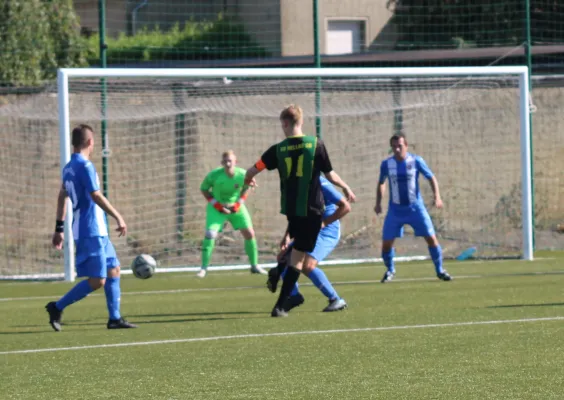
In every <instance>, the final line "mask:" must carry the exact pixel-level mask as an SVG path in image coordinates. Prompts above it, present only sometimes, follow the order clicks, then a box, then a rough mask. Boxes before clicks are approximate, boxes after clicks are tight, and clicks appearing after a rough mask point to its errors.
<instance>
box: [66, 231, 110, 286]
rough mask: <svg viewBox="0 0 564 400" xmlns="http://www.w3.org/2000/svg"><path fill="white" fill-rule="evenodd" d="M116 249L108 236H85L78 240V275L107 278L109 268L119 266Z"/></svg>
mask: <svg viewBox="0 0 564 400" xmlns="http://www.w3.org/2000/svg"><path fill="white" fill-rule="evenodd" d="M119 265H120V264H119V260H118V258H117V255H116V249H115V248H114V245H113V244H112V242H110V239H109V238H108V237H107V236H102V237H91V238H83V239H80V240H79V241H77V242H76V276H77V277H79V278H82V277H88V278H106V277H107V276H108V269H111V268H115V267H119Z"/></svg>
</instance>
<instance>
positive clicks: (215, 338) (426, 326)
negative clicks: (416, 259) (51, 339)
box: [0, 316, 564, 355]
mask: <svg viewBox="0 0 564 400" xmlns="http://www.w3.org/2000/svg"><path fill="white" fill-rule="evenodd" d="M561 320H564V317H560V316H558V317H544V318H523V319H509V320H491V321H469V322H452V323H444V324H423V325H397V326H381V327H373V328H350V329H330V330H317V331H296V332H275V333H250V334H244V335H229V336H208V337H199V338H186V339H170V340H153V341H148V342H127V343H110V344H97V345H90V346H73V347H52V348H43V349H28V350H11V351H2V352H0V355H10V354H31V353H47V352H58V351H72V350H89V349H105V348H114V347H132V346H154V345H161V344H175V343H193V342H211V341H220V340H235V339H251V338H264V337H283V336H295V335H330V334H335V333H355V332H382V331H393V330H409V329H430V328H456V327H461V326H479V325H500V324H518V323H530V322H548V321H561Z"/></svg>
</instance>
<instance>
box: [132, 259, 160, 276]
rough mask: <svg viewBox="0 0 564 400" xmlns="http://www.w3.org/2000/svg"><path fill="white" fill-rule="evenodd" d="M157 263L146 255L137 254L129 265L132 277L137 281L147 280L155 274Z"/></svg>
mask: <svg viewBox="0 0 564 400" xmlns="http://www.w3.org/2000/svg"><path fill="white" fill-rule="evenodd" d="M156 268H157V262H156V261H155V259H154V258H153V257H151V256H150V255H148V254H139V255H138V256H137V257H135V259H134V260H133V262H132V263H131V270H132V271H133V275H135V277H136V278H139V279H148V278H150V277H151V276H153V274H154V273H155V269H156Z"/></svg>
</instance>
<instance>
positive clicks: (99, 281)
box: [88, 278, 106, 290]
mask: <svg viewBox="0 0 564 400" xmlns="http://www.w3.org/2000/svg"><path fill="white" fill-rule="evenodd" d="M105 283H106V278H88V284H89V285H90V287H91V288H92V290H98V289H100V288H101V287H102V286H104V284H105Z"/></svg>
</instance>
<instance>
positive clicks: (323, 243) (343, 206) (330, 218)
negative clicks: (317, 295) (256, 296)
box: [266, 177, 351, 312]
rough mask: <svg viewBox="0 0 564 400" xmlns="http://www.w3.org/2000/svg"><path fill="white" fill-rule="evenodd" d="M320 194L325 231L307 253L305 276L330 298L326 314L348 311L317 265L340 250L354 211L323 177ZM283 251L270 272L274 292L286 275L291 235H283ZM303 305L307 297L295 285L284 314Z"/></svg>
mask: <svg viewBox="0 0 564 400" xmlns="http://www.w3.org/2000/svg"><path fill="white" fill-rule="evenodd" d="M320 180H321V192H322V193H323V199H324V201H325V211H324V213H323V224H322V229H321V231H320V232H319V235H318V237H317V241H316V243H315V248H314V249H313V251H312V252H310V253H307V255H306V259H305V261H304V264H303V269H302V272H303V273H304V274H305V275H306V276H307V277H308V278H309V279H311V281H312V282H313V284H314V285H315V286H316V287H317V288H318V289H319V290H320V291H321V293H323V295H325V296H326V297H327V299H328V300H329V305H328V306H327V307H325V308H324V309H323V311H324V312H331V311H339V310H343V309H345V308H346V307H347V303H346V301H345V300H344V299H342V298H340V297H339V295H338V294H337V291H336V290H335V289H334V288H333V285H331V282H329V279H327V276H326V275H325V273H324V272H323V271H322V270H321V269H320V268H317V264H318V263H319V262H320V261H323V260H324V259H325V258H326V257H327V256H328V255H329V254H330V253H331V252H332V251H333V249H334V248H335V247H336V246H337V244H338V243H339V239H340V237H341V223H340V221H339V220H340V219H341V218H343V217H344V216H345V215H346V214H348V213H349V211H350V210H351V206H350V204H349V202H348V201H347V200H346V199H345V198H344V197H343V195H342V194H341V193H339V192H338V191H337V190H336V189H335V187H334V186H333V185H332V184H331V182H329V181H328V180H327V179H325V178H324V177H320ZM280 248H281V251H280V253H279V254H278V265H277V266H276V268H272V269H271V270H270V271H268V280H267V282H266V285H267V287H268V289H269V290H270V291H271V292H272V293H275V292H276V286H277V285H278V280H279V279H280V277H284V271H285V269H286V267H287V266H288V265H289V263H290V254H291V251H292V243H290V234H289V232H288V230H286V233H285V234H284V238H283V239H282V242H281V243H280ZM303 302H304V297H303V296H302V294H301V293H300V292H299V290H298V284H297V283H296V284H295V285H294V289H293V290H292V293H291V295H290V297H289V299H288V301H287V302H286V304H285V311H286V312H287V311H290V310H291V309H292V308H294V307H297V306H299V305H301V304H303Z"/></svg>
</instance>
